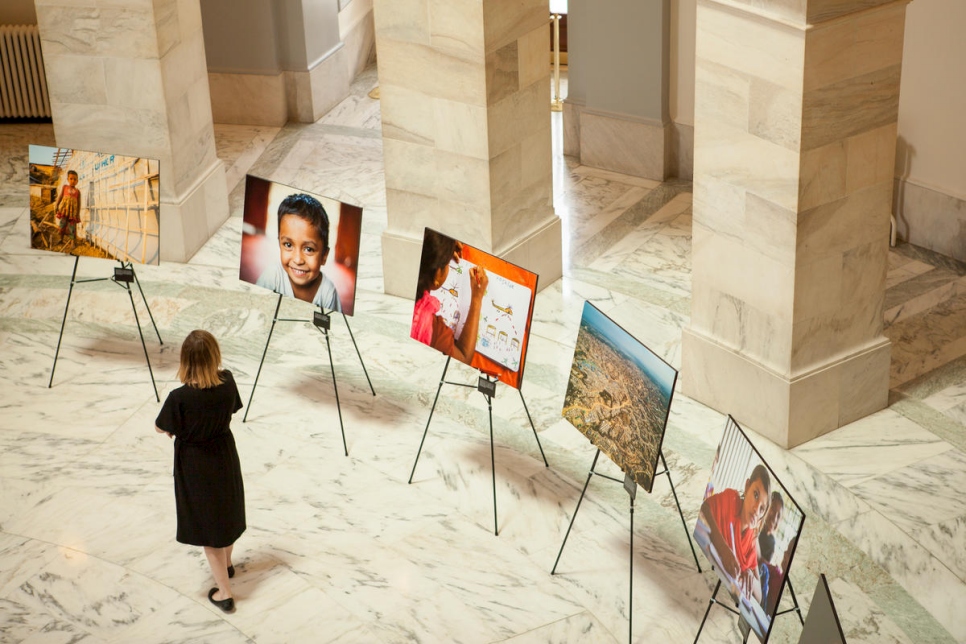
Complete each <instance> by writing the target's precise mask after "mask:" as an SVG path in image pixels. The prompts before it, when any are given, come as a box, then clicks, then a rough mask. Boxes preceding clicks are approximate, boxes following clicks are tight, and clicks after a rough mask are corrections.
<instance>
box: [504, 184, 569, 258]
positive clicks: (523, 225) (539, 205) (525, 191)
mask: <svg viewBox="0 0 966 644" xmlns="http://www.w3.org/2000/svg"><path fill="white" fill-rule="evenodd" d="M491 212H492V213H493V225H492V228H493V233H492V240H493V241H492V245H491V246H490V249H491V252H493V253H495V254H497V255H502V254H503V253H504V252H506V250H507V249H509V248H512V247H513V246H514V245H515V244H517V243H518V242H519V241H520V240H521V239H526V238H527V237H529V236H531V235H532V234H533V233H534V232H536V231H537V230H539V229H541V228H543V227H544V226H546V225H547V224H548V223H549V222H550V220H552V219H553V218H554V217H555V216H556V215H555V214H554V212H553V207H552V205H551V203H550V193H549V191H548V190H547V187H546V186H543V185H540V184H531V185H529V186H523V187H522V188H520V189H518V190H517V191H516V193H515V194H514V195H513V198H512V199H510V200H508V201H507V202H506V203H505V204H504V205H501V206H492V207H491Z"/></svg>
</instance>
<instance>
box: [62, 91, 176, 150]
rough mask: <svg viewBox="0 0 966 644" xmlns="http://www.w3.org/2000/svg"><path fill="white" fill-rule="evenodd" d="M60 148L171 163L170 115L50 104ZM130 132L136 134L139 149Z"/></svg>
mask: <svg viewBox="0 0 966 644" xmlns="http://www.w3.org/2000/svg"><path fill="white" fill-rule="evenodd" d="M50 109H51V113H52V114H53V119H54V132H55V134H56V136H57V145H59V146H61V147H67V148H75V149H78V150H98V151H99V150H114V151H116V152H118V153H120V154H133V155H141V156H145V157H150V158H152V159H161V160H162V163H164V161H165V160H168V161H170V152H169V143H168V131H167V130H168V128H167V114H166V113H165V112H164V111H163V110H134V109H130V108H122V107H115V106H113V105H98V106H97V107H96V109H91V106H90V105H84V104H81V103H55V102H51V104H50ZM130 132H137V133H138V138H137V141H136V146H137V150H134V149H132V141H131V135H130Z"/></svg>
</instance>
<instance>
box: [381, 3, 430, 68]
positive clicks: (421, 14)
mask: <svg viewBox="0 0 966 644" xmlns="http://www.w3.org/2000/svg"><path fill="white" fill-rule="evenodd" d="M429 4H430V0H375V4H374V7H373V17H374V19H375V28H376V32H377V33H378V34H379V46H380V48H381V47H382V41H383V40H386V39H388V40H395V41H399V42H408V43H416V44H420V45H430V44H432V37H431V35H430V26H429V25H430V20H429ZM385 58H386V55H385V54H382V56H381V57H380V59H379V63H380V65H381V64H382V63H383V62H385V60H384V59H385Z"/></svg>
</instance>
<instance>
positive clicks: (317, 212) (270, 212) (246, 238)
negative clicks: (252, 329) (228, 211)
mask: <svg viewBox="0 0 966 644" xmlns="http://www.w3.org/2000/svg"><path fill="white" fill-rule="evenodd" d="M243 220H244V221H243V224H242V248H241V265H240V267H239V271H238V278H239V279H240V280H242V281H243V282H248V283H249V284H254V285H256V286H261V287H263V288H267V289H269V290H271V291H274V292H276V293H278V294H280V295H284V296H286V297H291V298H294V299H297V300H302V301H305V302H311V303H312V304H314V305H316V306H320V307H322V308H323V309H325V310H326V311H337V312H341V313H343V314H345V315H352V313H353V311H354V310H355V299H356V277H357V274H358V269H359V243H360V240H361V237H362V208H360V207H359V206H354V205H352V204H347V203H343V202H341V201H338V200H336V199H330V198H328V197H323V196H322V195H318V194H314V193H311V192H307V191H305V190H301V189H299V188H293V187H292V186H286V185H283V184H281V183H276V182H274V181H269V180H267V179H262V178H260V177H254V176H252V175H248V176H246V177H245V207H244V215H243Z"/></svg>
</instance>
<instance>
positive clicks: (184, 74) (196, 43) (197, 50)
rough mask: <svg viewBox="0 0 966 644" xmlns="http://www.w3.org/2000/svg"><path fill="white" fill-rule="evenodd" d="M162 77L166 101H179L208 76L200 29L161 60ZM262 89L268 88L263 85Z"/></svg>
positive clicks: (203, 42) (185, 37)
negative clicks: (189, 89)
mask: <svg viewBox="0 0 966 644" xmlns="http://www.w3.org/2000/svg"><path fill="white" fill-rule="evenodd" d="M161 76H162V78H163V90H164V100H166V101H172V100H175V99H177V98H178V97H180V96H181V95H183V94H184V93H185V92H187V91H188V88H189V87H190V86H192V85H194V84H195V83H197V82H198V80H199V79H201V78H205V77H206V76H208V68H207V66H206V65H205V40H204V33H203V32H202V31H201V30H200V29H198V30H197V31H195V32H194V33H193V34H186V35H185V36H183V37H182V38H181V41H180V43H179V44H178V46H177V47H174V48H172V49H171V50H169V51H168V53H167V54H166V55H165V56H164V57H163V58H161ZM225 76H243V74H237V75H234V74H225ZM239 82H240V81H239ZM261 89H262V90H266V89H268V88H267V87H265V86H264V85H263V86H262V87H261ZM252 98H255V97H252ZM258 102H262V101H258Z"/></svg>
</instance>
